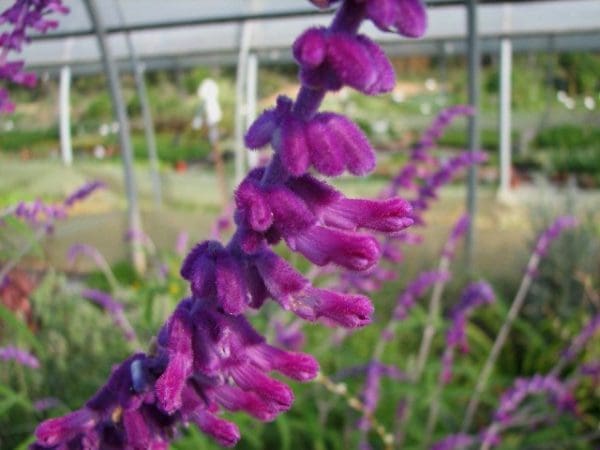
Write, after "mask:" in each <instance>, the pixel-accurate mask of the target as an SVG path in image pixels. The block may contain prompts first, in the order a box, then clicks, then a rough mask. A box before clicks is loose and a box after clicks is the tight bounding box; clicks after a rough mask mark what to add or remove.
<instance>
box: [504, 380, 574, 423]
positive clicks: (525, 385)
mask: <svg viewBox="0 0 600 450" xmlns="http://www.w3.org/2000/svg"><path fill="white" fill-rule="evenodd" d="M537 394H546V395H547V396H548V398H549V400H550V401H551V402H552V403H553V404H554V405H555V406H556V407H557V408H558V409H559V410H562V411H571V412H575V409H576V404H575V400H574V398H573V395H572V394H571V392H570V390H569V388H568V387H567V386H566V385H565V384H563V383H562V382H561V381H560V380H559V379H558V378H556V377H554V376H552V375H546V376H542V375H535V376H533V377H532V378H528V379H527V378H518V379H517V380H516V381H515V383H514V384H513V386H512V387H511V388H510V389H508V390H507V391H506V392H505V393H504V394H503V395H502V397H501V398H500V406H499V407H498V409H497V410H496V413H495V415H494V417H495V420H496V421H497V422H500V423H507V422H508V421H510V419H511V417H512V416H513V414H514V413H515V412H516V411H517V409H518V408H519V406H521V403H522V402H523V401H524V400H525V399H526V398H527V397H528V396H530V395H537Z"/></svg>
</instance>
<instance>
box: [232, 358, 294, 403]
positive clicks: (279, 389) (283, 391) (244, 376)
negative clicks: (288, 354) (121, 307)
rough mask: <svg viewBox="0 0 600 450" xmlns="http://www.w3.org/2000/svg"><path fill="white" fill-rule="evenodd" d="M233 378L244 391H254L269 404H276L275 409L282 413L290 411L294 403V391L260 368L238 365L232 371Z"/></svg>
mask: <svg viewBox="0 0 600 450" xmlns="http://www.w3.org/2000/svg"><path fill="white" fill-rule="evenodd" d="M230 372H231V376H232V378H233V380H234V381H235V384H237V385H238V387H240V388H241V389H243V390H244V391H253V392H255V393H256V394H258V395H259V396H260V397H262V398H264V399H265V400H266V401H267V402H270V403H274V404H275V406H274V407H275V408H277V409H280V410H281V411H285V410H288V409H289V408H290V407H291V406H292V402H293V401H294V394H293V392H292V390H291V389H290V388H289V387H288V386H287V385H286V384H284V383H282V382H281V381H278V380H276V379H274V378H271V377H269V376H267V375H265V374H264V372H262V371H261V370H259V369H258V368H256V367H254V366H251V365H249V364H246V365H238V366H236V367H232V368H231V369H230Z"/></svg>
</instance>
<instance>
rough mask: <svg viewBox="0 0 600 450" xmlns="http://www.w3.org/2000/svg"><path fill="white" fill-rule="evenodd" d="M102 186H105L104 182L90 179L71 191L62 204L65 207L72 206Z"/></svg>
mask: <svg viewBox="0 0 600 450" xmlns="http://www.w3.org/2000/svg"><path fill="white" fill-rule="evenodd" d="M104 188H106V184H105V183H104V182H102V181H92V182H90V183H87V184H84V185H83V186H81V187H80V188H78V189H77V190H75V191H74V192H73V193H71V195H69V196H68V197H67V198H66V199H65V201H64V204H65V206H67V207H70V206H73V205H74V204H75V203H77V202H79V201H81V200H84V199H86V198H87V197H89V196H90V195H91V194H92V193H94V192H95V191H97V190H98V189H104Z"/></svg>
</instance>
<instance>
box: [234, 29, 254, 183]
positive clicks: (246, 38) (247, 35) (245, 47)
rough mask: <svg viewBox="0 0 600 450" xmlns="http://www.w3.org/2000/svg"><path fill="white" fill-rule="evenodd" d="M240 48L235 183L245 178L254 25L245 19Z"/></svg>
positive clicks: (237, 73)
mask: <svg viewBox="0 0 600 450" xmlns="http://www.w3.org/2000/svg"><path fill="white" fill-rule="evenodd" d="M240 26H241V33H240V49H239V52H238V63H237V71H236V80H235V184H236V185H238V184H239V183H240V182H241V181H242V178H244V172H245V170H244V160H245V156H244V152H245V146H244V124H245V120H244V115H245V114H246V108H245V106H246V102H245V89H244V88H245V86H246V76H247V74H248V69H247V66H248V54H249V52H250V39H251V37H252V25H251V24H250V23H249V22H247V21H245V22H243V23H242V24H241V25H240Z"/></svg>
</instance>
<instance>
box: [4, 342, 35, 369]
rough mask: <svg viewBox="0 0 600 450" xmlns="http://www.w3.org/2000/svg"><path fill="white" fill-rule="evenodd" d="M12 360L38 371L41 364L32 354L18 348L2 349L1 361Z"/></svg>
mask: <svg viewBox="0 0 600 450" xmlns="http://www.w3.org/2000/svg"><path fill="white" fill-rule="evenodd" d="M10 360H12V361H15V362H17V363H18V364H20V365H22V366H25V367H30V368H32V369H38V368H39V367H40V362H39V361H38V359H37V358H36V357H35V356H33V355H32V354H31V353H28V352H26V351H25V350H21V349H19V348H17V347H0V361H10Z"/></svg>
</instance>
